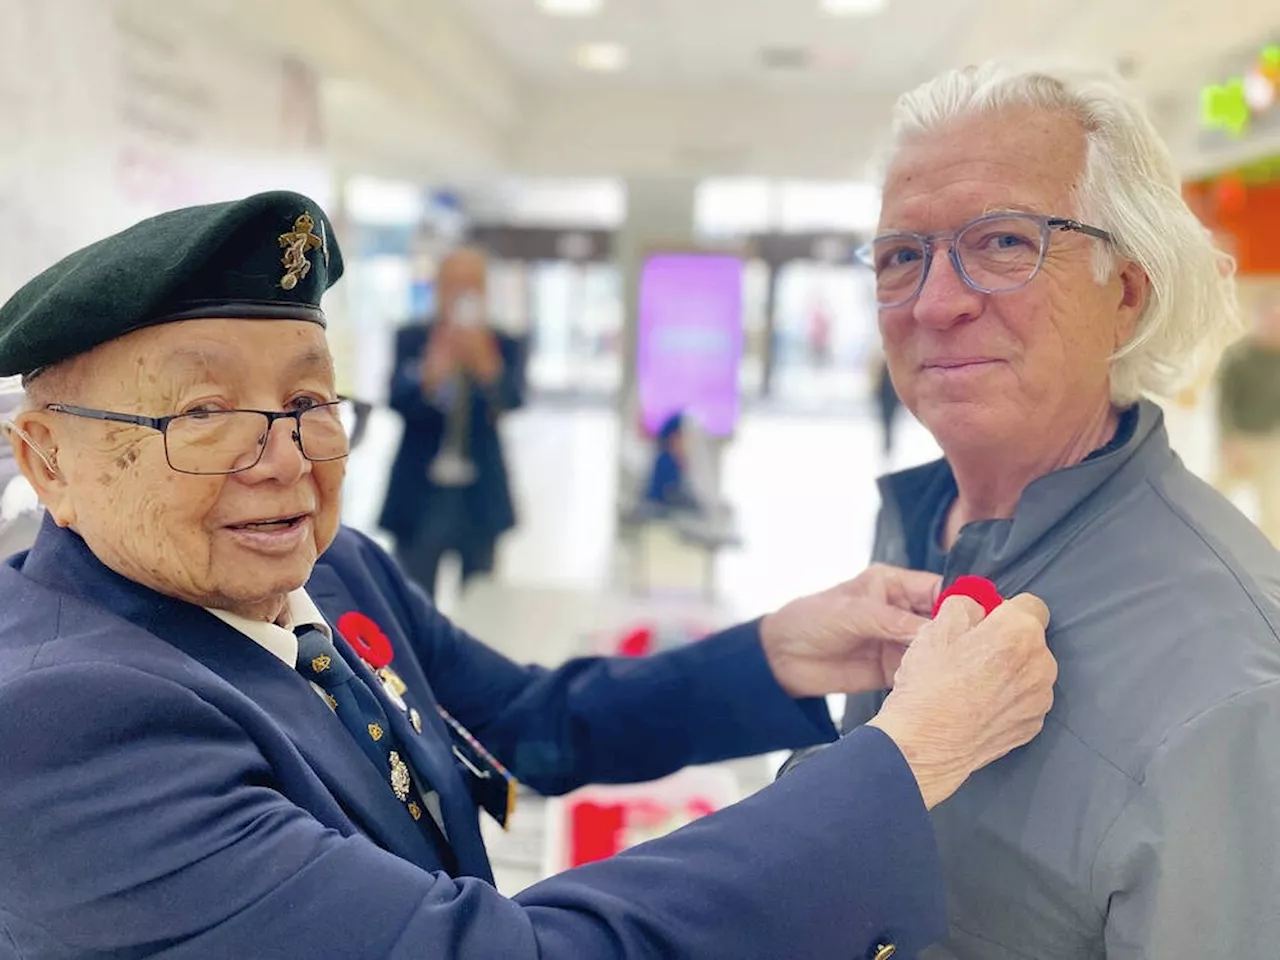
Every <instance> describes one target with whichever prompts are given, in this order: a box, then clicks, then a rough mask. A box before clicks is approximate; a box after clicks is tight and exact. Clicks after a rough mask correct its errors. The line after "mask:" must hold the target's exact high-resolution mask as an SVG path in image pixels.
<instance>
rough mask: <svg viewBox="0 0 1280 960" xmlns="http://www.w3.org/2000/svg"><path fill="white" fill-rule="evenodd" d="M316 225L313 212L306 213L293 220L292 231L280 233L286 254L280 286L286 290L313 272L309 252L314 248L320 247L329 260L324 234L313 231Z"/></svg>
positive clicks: (283, 258) (281, 244)
mask: <svg viewBox="0 0 1280 960" xmlns="http://www.w3.org/2000/svg"><path fill="white" fill-rule="evenodd" d="M315 225H316V222H315V220H313V219H312V218H311V214H309V213H304V214H302V215H301V216H300V217H298V219H297V220H295V221H293V232H292V233H282V234H280V246H281V247H283V248H284V256H283V257H282V258H281V260H280V262H281V263H282V264H284V271H285V273H284V276H283V277H281V278H280V286H282V287H283V288H284V289H286V290H292V289H293V288H294V287H296V286H297V285H298V281H299V280H305V279H306V276H307V274H309V273H310V272H311V261H310V260H308V259H307V254H308V253H310V252H311V251H312V250H316V249H319V250H320V252H321V253H322V254H323V256H324V258H325V262H326V263H328V261H329V248H328V244H326V243H325V241H324V236H323V234H322V235H321V236H316V234H314V233H312V232H311V231H312V228H314V227H315Z"/></svg>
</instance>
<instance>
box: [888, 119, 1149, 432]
mask: <svg viewBox="0 0 1280 960" xmlns="http://www.w3.org/2000/svg"><path fill="white" fill-rule="evenodd" d="M1084 157H1085V138H1084V131H1083V130H1082V128H1081V127H1080V125H1079V124H1078V123H1077V122H1076V121H1074V120H1073V119H1071V118H1070V117H1067V116H1065V115H1060V114H1053V113H1049V114H1046V113H1044V112H1037V111H1032V110H1022V109H1019V110H1010V111H1007V112H1004V113H1001V114H997V115H994V116H993V115H986V116H978V117H973V118H969V119H965V120H961V121H959V122H957V123H955V124H953V125H951V126H948V127H946V128H944V129H942V130H941V131H938V132H936V133H932V134H929V135H926V136H923V137H920V138H918V139H915V140H912V141H910V142H908V143H907V144H906V145H905V146H903V147H902V148H901V150H900V152H899V153H898V154H897V156H896V158H895V159H894V161H893V163H892V165H891V167H890V172H889V176H888V178H887V181H886V185H885V192H884V203H883V208H882V213H881V221H880V231H881V232H893V231H910V232H913V233H923V234H931V233H935V232H937V233H948V232H951V231H954V230H955V229H956V228H957V227H959V226H960V225H962V224H963V223H965V222H966V221H968V220H970V219H972V218H974V217H977V216H980V215H981V214H984V213H988V212H991V211H995V210H1024V211H1029V212H1032V213H1038V214H1045V215H1049V216H1060V217H1075V216H1077V210H1076V202H1075V196H1074V188H1075V187H1076V185H1077V184H1078V182H1079V180H1080V177H1081V174H1082V171H1083V169H1084ZM1100 242H1101V241H1098V240H1092V239H1089V238H1088V237H1085V236H1083V235H1080V234H1077V233H1065V232H1060V231H1055V232H1054V233H1053V234H1052V235H1051V238H1050V243H1049V248H1048V252H1047V253H1046V256H1045V260H1044V266H1043V267H1042V269H1041V271H1040V273H1039V274H1038V275H1037V276H1036V277H1035V279H1033V280H1032V281H1031V282H1030V283H1029V284H1027V285H1026V286H1025V287H1022V288H1021V289H1018V290H1014V291H1011V292H1006V293H998V294H982V293H978V292H977V291H975V290H972V289H970V288H969V287H967V286H966V285H965V284H964V283H963V282H962V281H961V280H960V278H959V277H958V276H957V275H956V272H955V270H954V269H953V268H952V266H951V262H950V259H949V257H948V256H947V247H946V245H945V244H938V245H937V246H936V247H935V256H934V260H933V264H932V266H931V268H930V271H929V276H928V277H927V279H926V281H925V285H924V288H923V289H922V290H921V291H920V295H919V296H918V297H917V298H916V299H915V300H914V301H912V302H910V303H907V304H904V305H903V306H900V307H894V308H890V309H884V310H882V311H881V312H880V329H881V333H882V335H883V338H884V347H885V355H886V359H887V362H888V364H889V370H890V373H891V375H892V378H893V382H894V385H895V387H896V388H897V390H898V392H899V394H900V395H901V396H902V399H903V402H904V403H905V405H906V406H907V407H908V409H910V410H911V411H912V412H913V413H914V414H915V415H916V416H917V417H918V418H919V419H920V420H921V421H922V422H923V423H924V424H925V426H927V427H928V428H929V430H930V431H931V432H932V433H933V434H934V436H935V437H936V438H937V439H938V441H939V443H940V444H941V445H942V447H943V449H944V450H947V451H948V452H952V451H954V450H955V449H957V448H961V447H965V446H973V447H978V448H983V449H991V448H1001V447H1004V446H1007V445H1010V444H1013V445H1026V444H1030V445H1033V446H1037V447H1044V446H1045V445H1049V446H1052V445H1053V444H1054V443H1055V442H1058V443H1070V442H1071V433H1072V431H1074V430H1077V429H1078V428H1079V425H1080V424H1081V423H1082V422H1084V421H1086V420H1088V419H1089V418H1096V417H1097V416H1098V412H1099V411H1102V412H1103V415H1104V416H1105V411H1106V409H1107V407H1108V404H1109V392H1110V390H1109V368H1110V356H1111V354H1112V352H1113V351H1114V350H1115V349H1116V348H1117V347H1118V346H1120V345H1122V344H1123V343H1124V342H1125V341H1126V340H1127V338H1128V336H1129V335H1130V333H1131V331H1132V328H1133V324H1134V322H1135V320H1136V316H1137V312H1136V309H1135V307H1134V305H1133V303H1131V302H1128V301H1130V300H1132V291H1126V289H1125V286H1126V283H1125V281H1124V280H1122V279H1120V278H1119V276H1117V277H1116V278H1113V279H1112V280H1110V281H1109V282H1107V283H1105V284H1098V283H1096V282H1095V280H1094V278H1093V275H1092V272H1091V253H1092V246H1093V245H1094V244H1097V243H1100ZM1055 438H1058V439H1057V440H1055Z"/></svg>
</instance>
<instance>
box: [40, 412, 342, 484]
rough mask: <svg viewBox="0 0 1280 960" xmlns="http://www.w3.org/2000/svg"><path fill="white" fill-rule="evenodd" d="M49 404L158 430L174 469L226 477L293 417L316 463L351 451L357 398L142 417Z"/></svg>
mask: <svg viewBox="0 0 1280 960" xmlns="http://www.w3.org/2000/svg"><path fill="white" fill-rule="evenodd" d="M45 409H46V410H50V411H52V412H54V413H65V414H67V415H68V416H72V417H84V418H86V419H89V420H106V421H109V422H112V423H131V424H134V425H136V426H139V427H146V428H147V429H149V430H156V431H159V433H160V434H161V435H162V436H163V437H164V456H165V461H166V462H167V463H168V464H169V467H170V469H172V470H174V471H176V472H178V473H185V474H191V475H195V476H227V475H229V474H233V473H241V472H243V471H245V470H252V469H253V468H254V467H256V466H257V465H258V463H259V462H260V461H261V460H262V455H263V453H264V452H265V451H266V449H267V439H268V437H270V435H271V428H272V427H273V426H274V425H275V422H276V421H277V420H292V421H293V423H294V427H293V442H294V443H296V444H297V445H298V450H299V451H301V453H302V455H303V456H304V457H306V458H307V459H308V460H310V461H311V462H313V463H325V462H328V461H331V460H342V459H343V458H345V457H346V456H347V455H348V454H349V453H350V452H351V431H352V430H353V429H354V428H355V426H356V424H357V414H358V410H357V405H356V403H355V402H354V401H352V400H350V399H349V398H347V397H339V398H338V399H337V400H332V401H329V402H328V403H317V404H315V405H314V406H310V407H306V408H305V409H302V410H200V411H196V412H194V413H179V414H174V415H172V416H167V417H143V416H138V415H136V414H132V413H117V412H115V411H112V410H95V409H92V408H90V407H77V406H73V405H71V404H67V403H50V404H46V406H45Z"/></svg>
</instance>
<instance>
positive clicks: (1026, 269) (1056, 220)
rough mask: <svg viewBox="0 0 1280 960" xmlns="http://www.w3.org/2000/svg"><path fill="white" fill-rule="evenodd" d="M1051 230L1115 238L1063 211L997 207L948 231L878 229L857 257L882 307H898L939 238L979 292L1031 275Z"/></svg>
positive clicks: (920, 279) (1006, 287) (911, 294)
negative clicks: (1046, 213) (1055, 213)
mask: <svg viewBox="0 0 1280 960" xmlns="http://www.w3.org/2000/svg"><path fill="white" fill-rule="evenodd" d="M1054 231H1065V232H1070V233H1080V234H1084V235H1085V236H1089V237H1093V238H1095V239H1097V240H1102V241H1105V242H1106V243H1110V244H1114V243H1115V240H1114V238H1113V237H1112V235H1111V234H1110V233H1108V232H1107V231H1106V230H1102V229H1099V228H1098V227H1091V226H1089V225H1088V224H1085V223H1081V222H1080V221H1078V220H1072V219H1070V218H1068V217H1050V216H1044V215H1041V214H1037V213H1025V212H1022V211H997V212H993V213H986V214H983V215H982V216H980V217H975V218H974V219H972V220H970V221H968V222H967V223H964V224H961V225H960V227H959V228H957V229H956V230H955V231H953V232H951V233H934V234H924V233H906V232H902V233H886V234H882V235H881V236H878V237H875V238H874V239H873V240H872V241H871V242H870V243H867V244H865V245H863V246H862V247H860V248H859V249H858V251H857V257H858V259H859V260H860V261H861V262H862V263H863V264H865V265H866V266H868V267H870V268H871V269H872V270H874V271H875V275H876V302H877V304H878V305H879V306H880V307H882V308H887V307H900V306H902V305H904V304H907V303H910V302H911V301H912V300H914V299H915V298H916V297H917V296H919V295H920V291H921V290H923V289H924V282H925V279H926V278H927V277H928V276H929V267H930V265H931V264H932V262H933V250H934V246H935V245H936V244H937V243H939V242H946V243H947V244H948V247H949V249H948V254H949V258H950V260H951V265H952V267H953V268H954V269H955V271H956V274H957V275H958V276H959V277H960V279H961V280H962V281H964V283H965V284H966V285H967V286H968V287H970V288H971V289H973V290H976V291H978V292H979V293H1008V292H1009V291H1011V290H1017V289H1018V288H1020V287H1024V286H1026V285H1027V284H1028V283H1030V282H1031V281H1032V280H1033V279H1035V276H1036V274H1038V273H1039V272H1040V268H1041V267H1042V266H1043V265H1044V258H1045V254H1046V252H1047V251H1048V249H1049V238H1050V236H1051V235H1052V233H1053V232H1054Z"/></svg>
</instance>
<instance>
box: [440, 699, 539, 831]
mask: <svg viewBox="0 0 1280 960" xmlns="http://www.w3.org/2000/svg"><path fill="white" fill-rule="evenodd" d="M436 710H437V711H439V713H440V717H441V718H442V719H443V720H444V722H445V726H447V727H448V728H449V737H450V739H452V740H453V755H454V757H455V758H456V759H457V761H458V763H459V764H461V765H462V767H463V769H464V770H465V771H466V774H467V783H468V786H470V788H471V796H472V799H474V800H475V802H476V803H477V804H479V805H480V807H481V808H483V810H484V812H485V813H487V814H489V816H491V817H493V819H494V820H497V821H498V824H499V825H500V826H501V827H502V828H503V829H504V830H509V829H511V827H510V824H511V815H512V814H514V813H515V812H516V790H517V788H518V787H519V786H520V783H519V781H517V780H516V778H515V777H513V776H512V775H511V774H510V773H509V772H508V771H507V768H506V767H504V766H503V765H502V764H501V763H499V762H498V760H497V758H496V757H494V756H493V754H491V753H490V752H489V751H488V750H486V749H485V748H484V745H483V744H481V743H480V741H479V740H477V739H476V738H475V737H474V736H472V735H471V731H470V730H468V729H467V728H466V727H464V726H463V725H462V724H460V723H459V722H458V721H457V720H455V719H453V717H452V716H451V715H450V713H449V711H448V710H446V709H445V708H444V707H441V706H437V707H436Z"/></svg>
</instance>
